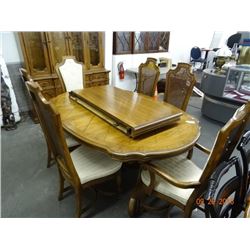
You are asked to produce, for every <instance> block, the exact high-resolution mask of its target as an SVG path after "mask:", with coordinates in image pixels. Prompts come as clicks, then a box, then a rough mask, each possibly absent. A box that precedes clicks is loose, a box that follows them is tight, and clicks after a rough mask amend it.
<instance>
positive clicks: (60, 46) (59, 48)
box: [46, 32, 69, 72]
mask: <svg viewBox="0 0 250 250" xmlns="http://www.w3.org/2000/svg"><path fill="white" fill-rule="evenodd" d="M46 35H47V43H48V47H49V53H50V56H51V64H52V69H53V72H55V65H56V64H57V63H60V62H62V57H63V56H67V55H69V48H68V47H69V46H68V36H67V33H66V32H47V33H46Z"/></svg>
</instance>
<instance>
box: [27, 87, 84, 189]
mask: <svg viewBox="0 0 250 250" xmlns="http://www.w3.org/2000/svg"><path fill="white" fill-rule="evenodd" d="M27 85H28V88H29V90H30V94H31V96H32V99H33V102H34V104H35V107H36V109H37V111H39V119H40V120H41V122H42V124H43V126H44V128H45V131H46V134H47V137H48V140H49V144H50V146H51V150H52V152H53V155H54V157H55V160H56V162H57V164H58V167H59V169H60V171H61V173H62V175H63V176H64V178H65V179H66V180H67V181H69V183H70V184H71V185H72V186H74V187H75V185H80V179H79V176H78V174H77V172H76V170H75V167H74V165H73V162H72V159H71V156H70V153H69V150H68V147H67V144H66V140H65V137H64V131H63V127H62V122H61V118H60V114H58V113H57V112H56V111H55V110H54V108H53V107H52V106H51V105H50V103H49V102H48V101H47V100H46V99H45V98H44V97H43V95H42V93H41V91H40V89H39V86H38V84H37V83H36V82H28V83H27Z"/></svg>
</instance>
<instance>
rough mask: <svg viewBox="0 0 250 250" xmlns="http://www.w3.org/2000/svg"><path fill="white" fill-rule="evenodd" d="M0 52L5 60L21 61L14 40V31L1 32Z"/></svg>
mask: <svg viewBox="0 0 250 250" xmlns="http://www.w3.org/2000/svg"><path fill="white" fill-rule="evenodd" d="M0 37H1V38H0V39H1V40H2V41H1V43H0V47H1V49H0V53H1V55H2V56H3V58H4V60H5V62H6V63H7V64H8V63H19V62H21V61H22V54H21V51H20V48H19V44H18V43H17V41H16V37H15V33H14V32H1V36H0Z"/></svg>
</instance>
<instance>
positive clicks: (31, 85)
mask: <svg viewBox="0 0 250 250" xmlns="http://www.w3.org/2000/svg"><path fill="white" fill-rule="evenodd" d="M26 86H27V89H28V93H29V95H30V98H31V100H32V104H33V107H34V110H35V112H36V115H37V117H38V120H39V123H40V126H41V128H42V131H43V134H44V137H45V141H46V145H47V155H48V158H47V168H49V167H51V166H52V164H53V162H54V157H53V154H52V150H51V145H50V142H49V135H48V132H47V127H46V126H45V124H44V121H43V119H42V115H41V111H40V109H39V106H37V105H36V100H35V98H34V97H35V93H36V92H37V91H39V92H41V91H42V88H41V87H40V85H39V84H38V83H37V82H34V81H33V80H32V79H30V80H29V81H26ZM64 134H65V138H66V143H67V146H68V148H69V151H72V150H74V149H75V148H76V147H78V146H80V143H79V142H78V141H77V140H75V139H74V138H73V137H72V136H71V135H69V134H68V133H66V132H65V133H64Z"/></svg>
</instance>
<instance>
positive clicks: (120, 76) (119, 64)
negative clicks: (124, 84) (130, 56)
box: [117, 62, 124, 80]
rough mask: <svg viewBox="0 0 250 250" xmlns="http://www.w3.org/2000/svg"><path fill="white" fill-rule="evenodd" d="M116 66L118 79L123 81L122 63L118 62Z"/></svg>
mask: <svg viewBox="0 0 250 250" xmlns="http://www.w3.org/2000/svg"><path fill="white" fill-rule="evenodd" d="M117 66H118V72H119V78H120V79H121V80H122V79H124V67H123V62H119V63H118V65H117Z"/></svg>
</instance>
